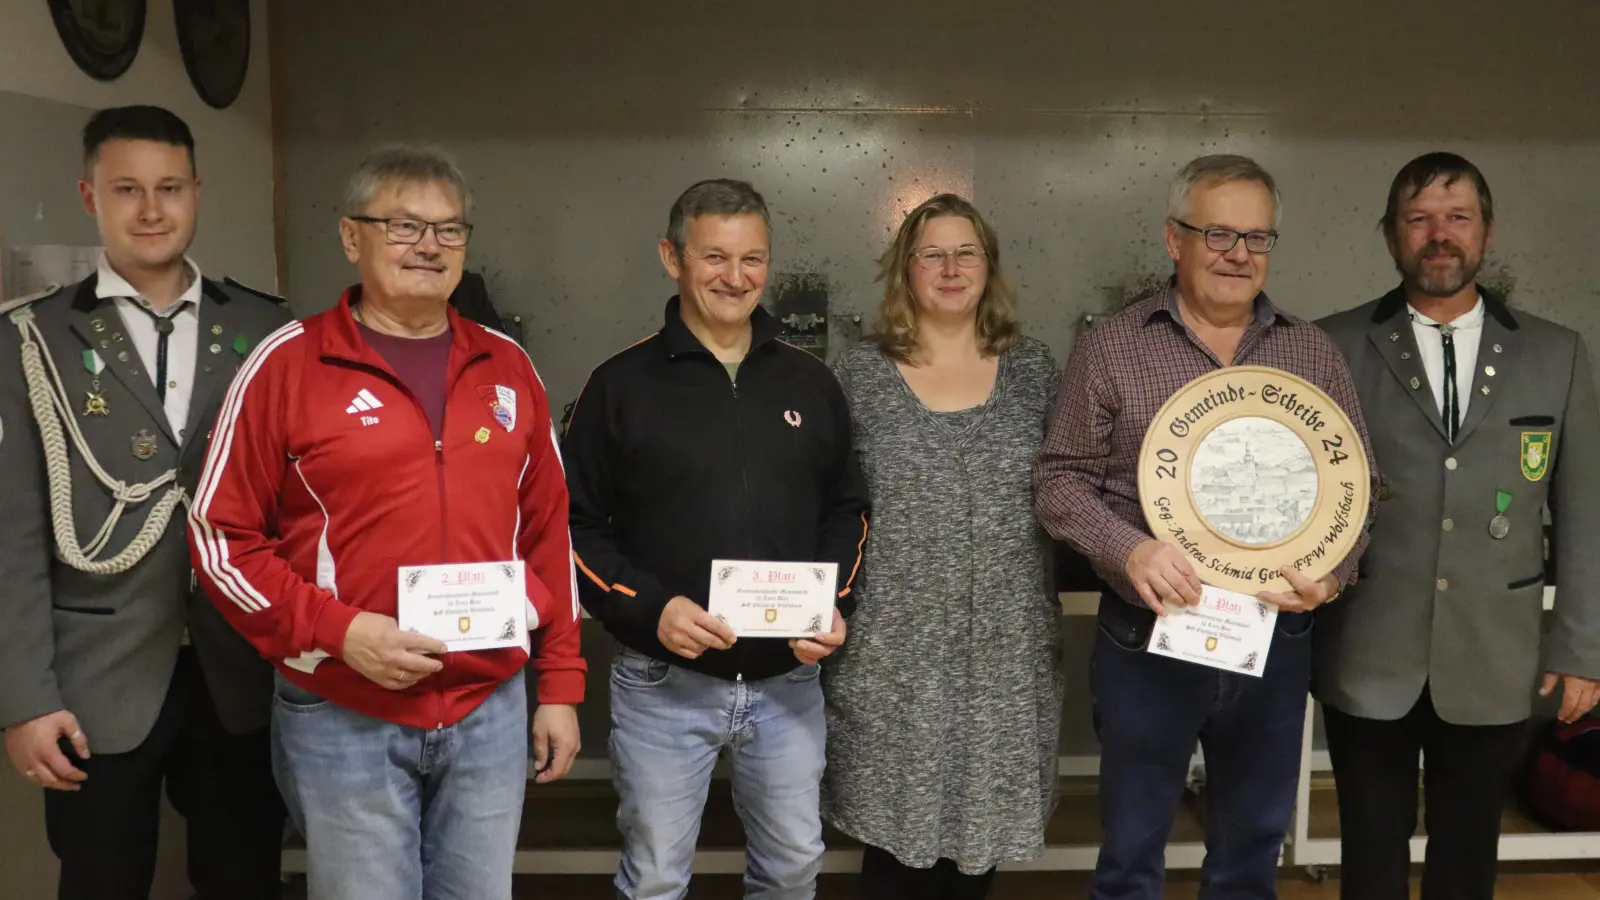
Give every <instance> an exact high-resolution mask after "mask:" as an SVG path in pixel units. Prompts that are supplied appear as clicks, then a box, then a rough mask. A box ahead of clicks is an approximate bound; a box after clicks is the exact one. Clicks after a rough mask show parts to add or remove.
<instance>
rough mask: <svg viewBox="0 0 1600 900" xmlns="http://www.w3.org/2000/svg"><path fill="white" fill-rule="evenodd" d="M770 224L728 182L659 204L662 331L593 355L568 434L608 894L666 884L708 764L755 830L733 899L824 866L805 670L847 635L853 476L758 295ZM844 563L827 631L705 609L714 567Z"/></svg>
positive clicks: (745, 193) (833, 419)
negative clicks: (603, 649) (725, 780)
mask: <svg viewBox="0 0 1600 900" xmlns="http://www.w3.org/2000/svg"><path fill="white" fill-rule="evenodd" d="M770 235H771V219H770V217H769V216H768V214H767V207H766V203H765V202H764V201H763V200H762V198H761V195H760V194H758V193H756V191H755V190H754V189H753V188H752V187H751V186H750V185H748V184H746V183H744V182H738V181H724V180H717V181H704V182H700V183H699V184H696V185H694V186H693V187H691V188H689V189H688V190H687V191H685V192H684V193H683V195H682V196H680V197H679V198H678V200H677V202H676V203H675V204H673V207H672V212H671V215H670V216H669V219H668V225H667V236H666V237H665V238H663V239H662V241H661V247H660V249H661V262H662V264H663V265H664V266H665V267H666V269H667V272H668V274H670V275H671V276H672V277H673V278H674V279H675V280H676V281H677V282H678V292H679V293H678V296H675V297H673V298H672V299H671V300H669V301H667V308H666V322H665V324H664V326H663V327H662V329H661V330H660V331H658V332H656V333H655V334H653V335H651V336H650V337H648V338H646V339H644V340H643V341H640V342H639V343H637V344H634V345H633V346H632V347H629V348H628V349H626V350H624V351H622V352H621V353H619V354H617V355H616V356H613V357H612V358H611V359H609V360H607V361H606V362H604V363H602V364H601V365H600V367H599V368H597V369H596V370H595V371H594V373H593V374H592V375H591V376H590V377H589V383H588V384H587V385H586V386H585V387H584V390H583V393H582V394H581V395H580V396H579V399H578V402H577V405H576V406H575V407H574V409H573V411H572V420H571V423H570V425H569V426H568V430H567V435H566V441H565V447H564V454H563V455H564V456H565V458H566V464H567V485H568V489H569V491H570V493H571V498H572V506H571V510H572V512H571V524H572V540H573V549H574V556H575V557H576V559H577V563H578V566H579V570H580V571H581V572H582V573H583V576H584V577H583V578H580V579H579V593H580V597H581V598H582V601H583V605H584V607H585V608H586V609H588V610H589V612H590V614H591V615H593V616H594V617H595V618H597V619H599V620H600V621H601V622H602V623H604V624H605V626H606V628H607V630H609V631H610V632H611V633H612V634H613V635H615V636H616V638H617V641H618V643H619V645H620V647H619V652H618V655H617V658H616V660H615V662H614V663H613V665H612V673H611V685H612V688H611V723H612V731H611V757H612V765H613V767H614V770H615V777H616V783H617V785H618V788H619V791H620V793H621V798H622V802H621V806H620V808H619V809H618V813H617V821H618V824H619V827H620V828H621V830H622V837H623V851H622V863H621V866H620V868H619V869H618V872H617V877H616V887H617V890H618V891H619V892H620V893H621V895H622V896H625V897H628V898H643V897H651V898H654V897H681V896H683V895H684V893H685V892H686V891H687V890H688V885H689V874H690V869H691V864H692V862H693V859H694V850H695V839H696V836H697V834H698V832H699V825H700V816H701V811H702V808H703V806H704V804H705V798H706V791H707V789H708V787H709V784H710V780H711V769H712V765H713V764H714V763H715V762H716V759H717V756H718V754H719V753H726V754H727V756H728V759H729V761H730V762H731V764H732V769H733V791H734V798H735V805H736V807H737V808H738V810H739V812H740V815H741V817H742V818H743V820H744V824H745V831H746V834H748V835H749V845H750V846H749V870H748V872H747V873H746V874H745V896H746V897H759V898H764V900H804V898H811V897H814V896H815V894H816V877H817V872H818V870H819V868H820V867H821V859H822V849H823V846H822V821H821V818H820V816H819V813H818V786H819V784H820V781H821V778H822V769H823V761H824V736H825V726H824V720H823V708H822V691H821V688H820V686H819V684H818V683H817V677H818V663H819V660H821V658H822V657H824V656H826V655H828V654H829V653H831V652H833V650H834V648H836V647H838V646H839V645H840V644H842V643H843V642H844V638H845V624H844V618H843V616H844V615H848V614H850V613H851V612H852V611H853V609H854V598H853V597H852V595H851V586H852V584H853V583H854V580H855V576H856V573H857V570H858V569H859V566H860V560H861V547H862V544H863V543H865V541H866V528H867V509H868V503H867V488H866V482H865V480H864V479H863V478H862V474H861V470H860V468H859V465H858V463H857V460H856V456H855V451H854V449H853V448H852V446H851V437H850V435H851V431H850V412H849V409H848V407H847V406H846V404H845V398H844V393H843V391H841V390H840V388H839V385H838V383H837V382H836V381H835V380H834V378H833V376H832V374H831V373H830V372H829V371H828V370H827V368H826V367H825V366H824V365H823V364H822V363H821V362H819V361H818V360H817V359H816V358H815V357H813V356H811V355H810V354H808V353H806V352H804V351H802V350H799V349H797V348H795V347H791V346H789V345H788V344H785V343H783V342H782V341H780V340H778V339H777V336H778V331H779V326H778V322H777V320H775V319H774V318H773V317H772V316H771V315H770V314H768V313H767V312H766V311H765V310H763V309H761V308H760V305H759V304H760V300H761V292H762V289H763V288H764V287H765V286H766V280H767V271H768V267H769V265H770V262H771V238H770ZM719 559H720V560H752V561H756V560H759V561H764V562H765V561H772V562H825V563H827V562H831V563H836V564H837V565H838V583H837V585H836V588H837V599H836V601H835V612H834V614H833V624H832V626H831V629H830V630H828V631H823V632H820V633H818V634H816V635H815V636H814V637H812V638H810V639H799V640H789V641H784V640H783V639H779V638H755V637H746V638H744V639H742V640H736V638H735V635H734V633H733V631H732V630H730V629H729V628H728V626H727V625H726V624H725V623H723V622H721V621H719V620H718V619H717V618H715V617H713V616H712V615H711V614H710V613H709V612H707V610H706V606H707V603H708V592H709V589H710V583H711V564H712V561H713V560H719Z"/></svg>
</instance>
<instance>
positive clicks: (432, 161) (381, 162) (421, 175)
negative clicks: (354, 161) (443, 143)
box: [342, 144, 472, 220]
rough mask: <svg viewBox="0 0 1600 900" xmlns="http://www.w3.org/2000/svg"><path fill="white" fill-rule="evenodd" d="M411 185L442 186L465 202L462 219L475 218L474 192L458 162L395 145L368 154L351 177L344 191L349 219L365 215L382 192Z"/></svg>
mask: <svg viewBox="0 0 1600 900" xmlns="http://www.w3.org/2000/svg"><path fill="white" fill-rule="evenodd" d="M396 181H399V182H405V183H410V184H442V185H445V186H446V187H448V188H450V189H451V190H453V191H455V194H456V199H458V200H459V201H460V202H461V218H462V219H463V220H467V219H468V218H469V217H470V216H471V215H472V189H471V188H469V187H467V179H466V176H465V175H462V174H461V170H460V169H459V168H457V167H456V164H455V162H454V161H452V160H451V159H450V157H448V156H446V155H445V154H444V152H443V151H440V150H434V149H432V148H429V147H415V146H412V145H410V144H391V145H389V146H387V147H379V148H378V149H376V150H374V151H372V152H371V153H369V154H367V158H366V159H364V160H362V161H361V165H360V167H358V168H357V169H356V172H355V174H354V175H351V176H350V183H349V184H348V185H346V187H345V190H344V212H343V213H342V214H343V215H346V216H360V215H365V214H366V211H367V204H369V203H371V202H372V198H373V197H375V196H377V193H378V191H380V190H382V189H383V187H384V186H385V185H388V184H391V183H393V182H396Z"/></svg>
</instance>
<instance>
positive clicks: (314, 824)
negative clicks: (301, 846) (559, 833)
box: [272, 672, 528, 900]
mask: <svg viewBox="0 0 1600 900" xmlns="http://www.w3.org/2000/svg"><path fill="white" fill-rule="evenodd" d="M522 681H523V676H522V673H520V672H519V673H517V675H516V677H514V678H512V679H511V680H510V681H507V682H506V683H505V684H502V685H501V686H500V687H498V688H496V689H495V691H494V693H492V694H490V695H489V699H487V700H485V701H484V702H483V704H482V705H481V706H479V707H478V708H477V709H475V710H473V711H472V712H471V713H469V714H468V715H467V717H466V718H465V719H462V720H461V721H460V722H457V723H456V724H455V725H452V726H450V727H449V728H441V729H425V728H410V727H406V726H402V725H395V724H392V723H389V722H385V721H383V720H381V719H374V718H371V717H370V716H364V715H361V714H359V713H355V712H351V711H350V710H347V709H345V708H343V707H340V706H336V705H334V704H333V703H330V702H328V701H327V700H323V699H322V698H321V697H318V696H317V695H316V694H313V693H311V692H310V691H307V690H304V689H303V688H300V687H297V686H296V685H294V684H291V683H290V682H288V681H286V680H284V678H283V677H282V676H279V677H278V678H277V690H276V693H277V696H276V698H275V699H274V701H273V704H272V767H273V774H274V775H275V776H276V777H277V779H278V788H279V790H281V791H282V792H283V797H284V800H285V801H286V802H287V804H288V807H289V816H290V818H292V819H293V820H294V824H295V826H296V827H297V828H299V830H300V833H301V834H302V835H304V836H305V839H306V857H307V862H308V865H307V869H308V873H307V882H308V887H309V891H308V893H309V896H310V900H374V898H380V897H381V898H383V900H510V897H511V864H512V861H513V858H514V855H515V853H516V849H517V829H518V828H519V826H520V825H521V823H522V798H523V794H524V793H525V792H526V790H527V777H528V700H527V696H526V694H524V692H523V685H522Z"/></svg>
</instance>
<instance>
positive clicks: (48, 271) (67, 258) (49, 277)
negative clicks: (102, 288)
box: [3, 244, 100, 298]
mask: <svg viewBox="0 0 1600 900" xmlns="http://www.w3.org/2000/svg"><path fill="white" fill-rule="evenodd" d="M99 259H100V248H99V247H83V246H74V245H71V244H33V245H25V246H21V247H12V248H11V252H10V254H9V259H8V260H7V263H6V266H5V281H6V283H5V285H4V286H3V289H4V291H5V295H6V297H7V298H10V297H24V296H27V295H28V294H35V293H38V292H39V291H42V290H44V289H45V288H47V287H49V286H50V285H52V284H72V283H73V282H75V281H82V280H83V279H85V278H88V277H89V276H90V275H93V274H94V270H95V265H96V263H97V262H98V261H99Z"/></svg>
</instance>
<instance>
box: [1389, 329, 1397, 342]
mask: <svg viewBox="0 0 1600 900" xmlns="http://www.w3.org/2000/svg"><path fill="white" fill-rule="evenodd" d="M1389 340H1391V341H1398V340H1400V332H1398V331H1396V332H1395V333H1394V334H1391V335H1389Z"/></svg>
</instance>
